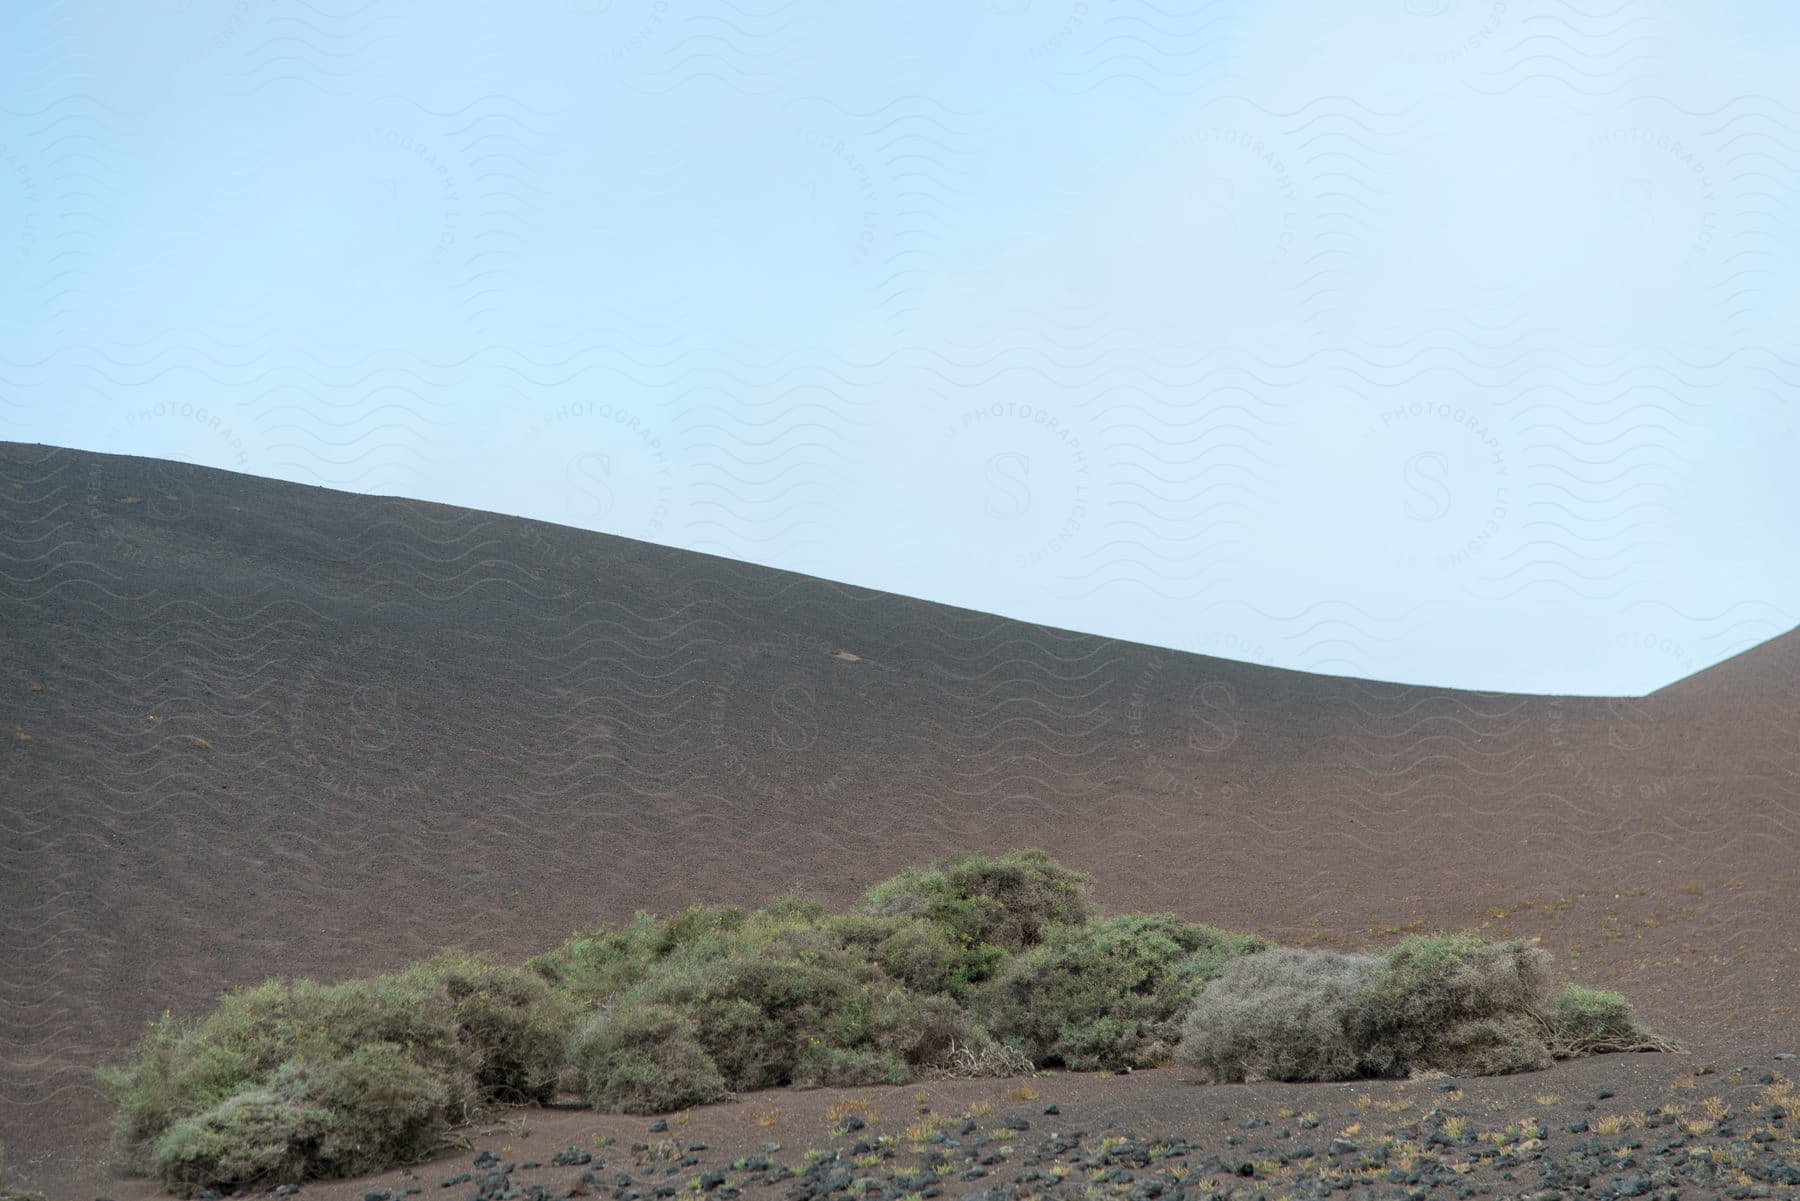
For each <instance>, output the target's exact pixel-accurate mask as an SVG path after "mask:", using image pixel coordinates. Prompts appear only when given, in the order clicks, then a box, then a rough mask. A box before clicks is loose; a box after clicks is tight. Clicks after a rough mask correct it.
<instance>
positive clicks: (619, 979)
mask: <svg viewBox="0 0 1800 1201" xmlns="http://www.w3.org/2000/svg"><path fill="white" fill-rule="evenodd" d="M747 916H748V915H746V914H745V912H744V911H743V910H742V909H738V908H736V907H734V906H729V905H720V906H707V905H690V906H688V908H686V909H684V910H682V911H681V912H680V913H677V914H675V915H674V916H672V917H656V916H654V915H652V914H648V913H640V914H638V915H637V916H636V917H635V918H633V919H632V920H631V921H629V922H624V923H622V924H617V925H610V924H609V925H603V926H600V927H598V928H597V929H594V930H591V931H588V932H586V933H583V934H577V935H575V936H574V937H572V938H571V939H569V941H568V942H565V943H563V944H562V946H560V947H557V948H556V949H555V950H552V951H546V952H544V953H543V954H542V955H538V956H535V957H533V958H531V959H528V960H526V962H525V966H526V967H527V968H528V969H530V970H531V971H533V972H535V973H537V974H538V975H539V976H541V977H542V978H543V979H544V980H546V981H548V982H549V983H550V984H551V985H552V986H553V987H555V988H556V989H557V991H559V992H562V993H565V994H568V995H570V996H574V997H579V998H581V999H583V1000H586V1001H595V1002H597V1001H603V1000H605V999H607V998H609V997H615V996H618V995H619V994H620V993H622V992H624V991H625V990H626V989H628V988H630V987H631V986H633V985H634V984H637V983H639V982H640V981H642V980H643V979H644V978H645V977H647V976H648V975H649V974H650V973H651V972H652V971H654V970H655V969H656V967H657V966H658V965H659V964H661V963H662V962H663V961H664V960H666V959H667V958H668V957H669V956H670V955H673V954H674V953H675V952H677V951H679V950H682V949H684V948H686V947H691V946H693V945H694V944H695V943H696V942H699V941H700V940H702V939H707V938H714V939H716V938H718V937H719V936H721V935H729V934H731V933H732V932H734V931H736V930H739V929H741V928H742V927H743V925H744V922H745V920H746V918H747Z"/></svg>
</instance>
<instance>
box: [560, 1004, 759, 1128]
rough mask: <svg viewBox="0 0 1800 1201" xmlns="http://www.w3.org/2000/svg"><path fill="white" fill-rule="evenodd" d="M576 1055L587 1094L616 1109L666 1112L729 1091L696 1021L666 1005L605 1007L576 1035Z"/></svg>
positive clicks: (590, 1099)
mask: <svg viewBox="0 0 1800 1201" xmlns="http://www.w3.org/2000/svg"><path fill="white" fill-rule="evenodd" d="M570 1059H571V1061H572V1063H573V1065H574V1068H575V1072H576V1077H577V1080H578V1085H577V1087H578V1090H579V1092H580V1094H581V1097H582V1099H583V1100H585V1101H586V1102H587V1103H588V1104H589V1105H592V1106H593V1107H594V1108H595V1109H603V1110H608V1111H610V1112H613V1113H665V1112H667V1111H668V1110H671V1109H681V1108H683V1107H685V1106H689V1105H704V1104H707V1103H708V1102H712V1101H719V1100H722V1099H724V1097H725V1096H726V1095H727V1094H728V1090H727V1089H726V1087H725V1078H724V1077H723V1076H721V1075H720V1074H719V1067H718V1065H717V1064H715V1063H714V1062H713V1061H712V1057H711V1056H709V1055H708V1054H707V1053H706V1051H705V1049H704V1048H702V1047H701V1045H700V1040H699V1039H698V1038H697V1037H696V1036H695V1032H694V1024H693V1022H692V1021H691V1020H689V1019H688V1018H687V1017H685V1016H683V1015H682V1014H680V1013H677V1012H676V1011H675V1010H673V1009H669V1008H667V1007H665V1006H659V1005H635V1006H612V1007H609V1008H607V1009H605V1010H602V1011H601V1012H600V1013H597V1014H595V1015H594V1016H593V1017H592V1018H591V1019H589V1021H588V1022H587V1024H586V1025H585V1026H583V1027H582V1029H581V1031H580V1032H579V1033H578V1034H577V1035H576V1036H575V1039H574V1042H573V1044H572V1046H571V1050H570Z"/></svg>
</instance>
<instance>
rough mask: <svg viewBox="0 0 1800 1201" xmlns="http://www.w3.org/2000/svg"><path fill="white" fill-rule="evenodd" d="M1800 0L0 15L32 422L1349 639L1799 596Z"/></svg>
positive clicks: (915, 582)
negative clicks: (1798, 3) (1799, 209)
mask: <svg viewBox="0 0 1800 1201" xmlns="http://www.w3.org/2000/svg"><path fill="white" fill-rule="evenodd" d="M1797 50H1800V10H1795V9H1793V8H1791V6H1788V5H1785V4H1781V3H1776V2H1775V0H1762V2H1758V3H1749V2H1742V0H1740V2H1736V3H1733V2H1731V0H1709V2H1707V3H1700V2H1698V0H1694V2H1688V3H1665V2H1657V0H1584V3H1583V4H1579V5H1578V4H1574V3H1564V2H1561V0H1482V2H1475V0H1357V2H1356V3H1344V2H1343V0H1289V2H1284V3H1278V4H1270V3H1261V4H1258V3H1248V2H1244V3H1239V2H1235V0H1212V2H1208V0H955V2H953V3H950V2H939V0H917V2H914V3H908V4H904V5H902V4H887V5H881V4H839V3H830V2H828V0H786V2H782V0H688V2H686V3H683V2H681V0H539V2H538V3H532V4H520V5H501V4H495V3H485V4H483V3H473V2H470V0H331V2H329V3H327V2H319V3H314V2H311V0H255V2H254V3H252V2H251V0H138V2H135V3H132V4H119V5H103V4H99V3H92V2H89V3H80V2H77V0H61V2H55V3H52V2H49V0H11V2H10V3H8V4H7V5H6V6H5V11H4V14H0V280H4V288H3V289H0V438H5V439H9V440H18V441H28V442H44V443H51V444H56V445H64V446H73V447H78V448H81V449H85V450H93V451H106V452H115V453H126V454H139V455H153V456H164V457H170V458H176V459H180V460H183V461H187V462H193V463H200V464H205V465H209V466H214V467H221V468H227V469H230V470H234V471H243V472H251V473H254V474H258V475H263V476H269V477H274V478H278V479H283V480H291V481H297V482H304V483H308V484H319V485H324V486H328V487H332V488H341V489H348V490H352V491H359V492H367V493H375V494H385V495H398V496H409V497H418V498H424V499H429V500H435V501H442V502H445V503H451V504H457V505H465V506H471V507H475V508H481V509H491V510H495V511H499V512H503V513H509V514H517V515H522V516H526V517H532V518H539V519H542V520H546V521H554V522H559V523H563V524H567V525H573V526H578V527H582V528H586V529H593V530H601V531H606V532H609V533H615V534H622V535H626V536H629V537H633V538H640V539H645V540H649V541H653V542H659V543H664V544H667V545H671V546H677V547H686V548H691V549H694V550H700V551H705V552H708V553H711V554H717V555H724V556H728V557H731V558H734V559H741V560H746V561H750V562H756V563H762V564H767V565H770V566H774V567H781V568H787V569H791V570H796V571H803V572H807V573H810V574H814V575H820V576H824V577H827V578H830V579H835V580H842V581H847V582H850V583H855V584H860V585H865V586H869V587H875V588H882V589H887V590H890V591H894V592H899V593H904V594H907V595H912V596H919V597H925V598H929V599H932V600H938V601H944V602H948V603H952V604H956V605H961V606H966V607H969V608H974V609H979V610H984V611H990V612H995V613H1001V614H1006V615H1008V616H1012V617H1018V618H1023V619H1026V620H1030V621H1035V622H1043V623H1046V624H1050V625H1054V626H1059V627H1065V628H1070V629H1075V630H1082V631H1088V632H1094V633H1100V634H1105V635H1110V636H1115V637H1121V638H1128V639H1133V640H1137V641H1142V642H1149V643H1153V644H1158V645H1163V646H1169V647H1175V648H1179V649H1184V650H1193V651H1199V652H1203V653H1207V654H1215V655H1222V656H1225V657H1229V658H1235V659H1247V660H1252V661H1255V662H1259V663H1267V664H1274V665H1277V666H1282V667H1291V668H1299V669H1304V670H1309V671H1318V672H1326V673H1331V674H1340V675H1354V676H1363V677H1369V678H1374V679H1381V680H1394V681H1402V682H1408V683H1424V684H1435V685H1442V686H1454V687H1466V688H1481V689H1495V690H1504V691H1519V692H1556V693H1591V694H1636V693H1642V692H1645V691H1649V690H1652V689H1655V688H1657V687H1660V686H1662V685H1664V684H1666V683H1669V682H1671V681H1673V680H1675V679H1678V678H1680V677H1682V676H1685V675H1688V674H1690V673H1692V672H1694V671H1698V670H1701V669H1702V668H1704V667H1706V666H1708V665H1710V664H1712V663H1714V662H1717V661H1719V660H1721V659H1723V658H1726V657H1729V656H1730V655H1732V654H1735V653H1737V652H1740V651H1742V650H1744V649H1746V648H1748V647H1750V646H1753V645H1755V644H1756V643H1758V642H1760V641H1762V640H1764V639H1767V638H1769V637H1771V636H1774V635H1775V634H1778V633H1781V632H1784V631H1786V630H1787V629H1789V628H1791V627H1793V626H1794V625H1796V624H1797V623H1800V555H1796V554H1795V553H1794V552H1795V550H1796V547H1797V543H1800V539H1797V538H1796V535H1795V532H1794V527H1795V518H1796V516H1800V477H1797V473H1796V471H1795V462H1796V451H1800V434H1797V433H1796V405H1795V393H1796V389H1797V388H1800V339H1797V338H1796V332H1797V330H1800V324H1797V322H1796V317H1800V306H1797V304H1796V290H1795V289H1796V283H1797V281H1800V271H1797V270H1796V268H1797V267H1800V254H1797V251H1800V240H1797V239H1796V229H1795V217H1796V212H1795V203H1796V185H1797V184H1800V179H1797V178H1796V171H1797V169H1800V129H1797V127H1796V117H1795V114H1796V110H1797V109H1800V76H1797V75H1796V73H1795V72H1794V71H1793V70H1792V64H1793V62H1794V61H1795V54H1796V51H1797Z"/></svg>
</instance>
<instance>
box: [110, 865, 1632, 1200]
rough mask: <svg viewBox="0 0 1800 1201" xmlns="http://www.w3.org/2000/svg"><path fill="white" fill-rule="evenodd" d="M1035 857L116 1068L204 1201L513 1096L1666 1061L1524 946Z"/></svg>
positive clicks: (574, 942)
mask: <svg viewBox="0 0 1800 1201" xmlns="http://www.w3.org/2000/svg"><path fill="white" fill-rule="evenodd" d="M1090 883H1091V882H1090V880H1089V878H1088V877H1087V876H1086V875H1084V874H1082V873H1079V872H1075V871H1071V870H1070V869H1068V868H1065V867H1063V866H1062V865H1060V864H1058V863H1056V862H1055V861H1054V860H1052V859H1050V858H1049V857H1048V856H1047V855H1045V854H1043V853H1042V852H1038V851H1024V852H1019V853H1015V854H1011V855H1006V856H1003V857H1000V858H988V857H984V856H977V855H970V856H963V857H960V858H956V859H952V860H947V861H944V862H940V863H935V864H932V865H929V866H927V867H923V868H916V869H913V870H911V871H908V872H905V873H903V874H902V875H900V876H897V877H895V878H894V879H892V880H889V881H886V882H885V883H883V884H880V885H878V886H877V887H875V888H874V889H872V890H871V891H870V892H869V893H868V894H867V895H866V896H865V897H864V898H863V900H862V901H861V903H859V904H858V905H857V906H856V907H855V908H854V909H853V910H852V911H851V912H849V913H842V914H835V913H830V912H827V911H826V910H825V909H824V908H823V907H822V906H820V905H818V904H816V903H814V902H811V901H808V900H806V899H804V898H800V897H795V896H790V897H785V898H782V899H781V900H779V901H777V902H775V903H773V904H771V905H769V906H768V907H766V908H763V909H758V910H754V911H746V910H743V909H739V908H735V907H729V906H698V905H697V906H693V907H690V908H689V909H687V910H684V911H682V912H680V913H677V914H675V915H673V916H668V917H654V916H650V915H639V916H638V917H637V918H635V919H633V920H631V921H628V922H623V923H618V924H612V925H606V926H602V927H600V928H598V929H595V930H592V931H589V932H586V933H582V934H577V935H576V936H574V937H573V938H571V939H570V940H569V941H567V942H565V943H564V944H563V945H561V946H559V947H557V948H555V949H554V950H551V951H549V952H546V953H545V954H543V955H539V956H538V957H536V958H534V959H532V960H529V961H528V962H527V963H526V964H525V965H524V966H523V967H509V966H506V965H502V964H498V963H493V962H491V961H488V960H485V959H481V958H478V957H475V956H471V955H465V954H461V953H446V954H443V955H439V956H437V957H435V958H433V959H430V960H427V961H425V962H423V963H420V964H418V965H415V966H414V967H412V968H410V969H408V970H406V971H403V972H398V973H393V974H390V975H384V976H377V977H373V978H370V979H363V980H352V981H348V982H345V983H341V984H331V985H324V984H317V983H314V982H312V981H307V980H294V981H287V980H272V981H269V982H266V983H264V984H261V985H258V986H256V987H254V988H247V989H240V990H238V991H237V992H234V993H231V994H229V995H228V996H226V997H225V998H224V999H223V1000H222V1001H221V1003H220V1005H219V1007H218V1009H217V1010H216V1011H214V1012H213V1013H212V1014H211V1015H210V1016H208V1017H206V1018H204V1019H201V1020H199V1021H182V1020H179V1019H176V1018H173V1017H171V1016H169V1015H164V1017H163V1019H162V1020H161V1021H159V1022H156V1023H154V1024H153V1026H152V1029H151V1030H150V1032H149V1033H148V1034H147V1035H146V1036H145V1037H144V1039H143V1040H142V1041H141V1042H140V1043H139V1044H138V1046H137V1047H136V1048H135V1049H134V1050H133V1052H132V1053H131V1056H130V1058H129V1060H128V1061H127V1063H126V1065H125V1066H124V1067H122V1068H117V1069H111V1070H108V1071H106V1072H104V1073H103V1082H104V1084H105V1086H106V1087H107V1089H108V1090H109V1092H110V1094H111V1095H112V1097H113V1099H114V1101H115V1103H116V1105H117V1107H118V1111H119V1131H120V1136H121V1138H122V1140H123V1142H124V1143H125V1145H126V1147H127V1148H128V1150H129V1152H130V1154H131V1156H132V1159H133V1162H134V1166H136V1167H137V1168H138V1169H139V1170H142V1171H145V1172H148V1173H151V1174H154V1175H155V1176H157V1177H158V1178H159V1179H160V1180H161V1181H162V1182H163V1183H164V1184H165V1185H166V1186H167V1187H169V1188H170V1189H172V1190H175V1191H178V1192H184V1193H191V1192H194V1191H197V1190H199V1189H202V1188H207V1187H213V1188H230V1187H250V1186H266V1185H270V1184H276V1183H284V1182H294V1181H298V1180H302V1179H306V1178H312V1177H330V1176H349V1175H357V1174H361V1173H364V1172H368V1171H372V1170H374V1169H377V1168H380V1167H384V1166H388V1165H391V1164H395V1163H402V1162H407V1161H410V1160H414V1159H418V1158H421V1157H423V1156H426V1155H428V1154H430V1153H431V1152H432V1151H433V1150H435V1149H436V1148H438V1147H439V1146H441V1145H442V1142H443V1140H444V1138H445V1135H446V1134H447V1133H448V1131H449V1130H450V1129H451V1128H452V1127H453V1126H455V1125H457V1124H459V1123H462V1122H465V1121H468V1120H471V1119H473V1118H475V1117H476V1116H477V1115H479V1114H481V1113H483V1112H486V1111H487V1110H489V1109H491V1108H492V1107H494V1106H497V1105H507V1104H517V1103H521V1102H529V1101H547V1100H551V1099H553V1098H555V1097H558V1096H562V1097H569V1096H573V1097H575V1098H579V1100H580V1101H582V1102H584V1103H586V1104H588V1105H591V1106H593V1107H595V1108H597V1109H603V1110H608V1111H613V1112H625V1113H656V1112H665V1111H668V1110H671V1109H677V1108H681V1107H684V1106H687V1105H694V1104H700V1103H705V1102H709V1101H716V1100H719V1099H722V1098H724V1097H726V1096H728V1095H730V1094H732V1093H736V1092H744V1091H749V1090H753V1089H761V1088H771V1087H777V1086H782V1085H852V1084H872V1083H901V1082H904V1081H907V1080H910V1079H915V1078H918V1077H920V1076H926V1075H932V1074H968V1073H969V1072H971V1071H995V1072H999V1071H1007V1070H1017V1069H1018V1068H1019V1067H1022V1066H1024V1067H1034V1068H1055V1067H1062V1068H1067V1069H1071V1070H1091V1069H1101V1068H1117V1067H1149V1066H1155V1065H1160V1064H1166V1063H1169V1062H1171V1061H1172V1060H1174V1059H1177V1058H1179V1059H1181V1060H1182V1061H1184V1062H1188V1063H1191V1064H1195V1065H1198V1066H1202V1067H1204V1068H1206V1069H1208V1070H1209V1072H1210V1073H1211V1074H1212V1075H1213V1076H1214V1077H1215V1078H1217V1079H1246V1078H1269V1079H1283V1080H1297V1079H1313V1080H1335V1079H1345V1078H1349V1077H1354V1076H1364V1075H1391V1074H1404V1073H1407V1072H1412V1071H1417V1070H1420V1069H1424V1068H1438V1069H1441V1070H1445V1071H1452V1072H1465V1073H1467V1072H1503V1071H1518V1070H1524V1069H1527V1068H1532V1067H1540V1066H1543V1065H1545V1064H1547V1063H1548V1062H1549V1060H1550V1058H1551V1057H1552V1056H1565V1055H1571V1054H1580V1053H1584V1052H1586V1051H1591V1050H1598V1049H1628V1048H1634V1047H1641V1046H1647V1045H1652V1044H1653V1042H1654V1038H1653V1036H1651V1035H1649V1034H1648V1033H1647V1032H1646V1031H1644V1030H1643V1029H1642V1028H1641V1027H1640V1026H1638V1024H1637V1022H1636V1019H1635V1018H1634V1017H1633V1016H1632V1014H1631V1011H1630V1007H1629V1006H1628V1005H1626V1004H1625V1002H1624V1001H1623V1000H1622V999H1621V998H1618V997H1617V996H1616V995H1614V994H1610V993H1598V992H1594V991H1592V990H1586V989H1578V988H1572V987H1571V988H1565V989H1564V990H1563V991H1561V992H1559V993H1555V994H1551V993H1550V992H1549V987H1548V975H1547V957H1546V956H1545V955H1544V954H1543V953H1542V952H1541V951H1538V950H1536V949H1535V948H1533V947H1531V946H1529V945H1527V944H1523V943H1504V944H1498V945H1490V944H1486V943H1483V942H1481V941H1480V940H1478V939H1474V938H1470V937H1462V936H1459V937H1452V938H1441V937H1440V938H1427V939H1412V940H1409V941H1408V942H1405V943H1402V944H1401V945H1400V946H1399V947H1396V948H1395V949H1394V950H1392V951H1390V952H1389V953H1388V954H1387V955H1386V956H1383V957H1377V956H1361V955H1328V954H1324V953H1319V952H1305V951H1293V950H1283V949H1279V948H1273V947H1271V946H1270V945H1269V944H1267V943H1266V942H1264V941H1263V940H1262V939H1259V938H1256V937H1254V936H1249V935H1240V934H1231V933H1227V932H1225V931H1221V930H1216V929H1213V928H1211V927H1208V926H1203V925H1197V924H1194V923H1190V922H1185V921H1181V920H1180V919H1178V918H1176V917H1173V916H1170V915H1166V914H1153V915H1137V914H1134V915H1125V916H1115V917H1103V916H1100V915H1099V914H1098V913H1097V912H1096V910H1095V908H1094V905H1093V902H1092V899H1091V897H1090V892H1089V890H1090Z"/></svg>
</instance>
